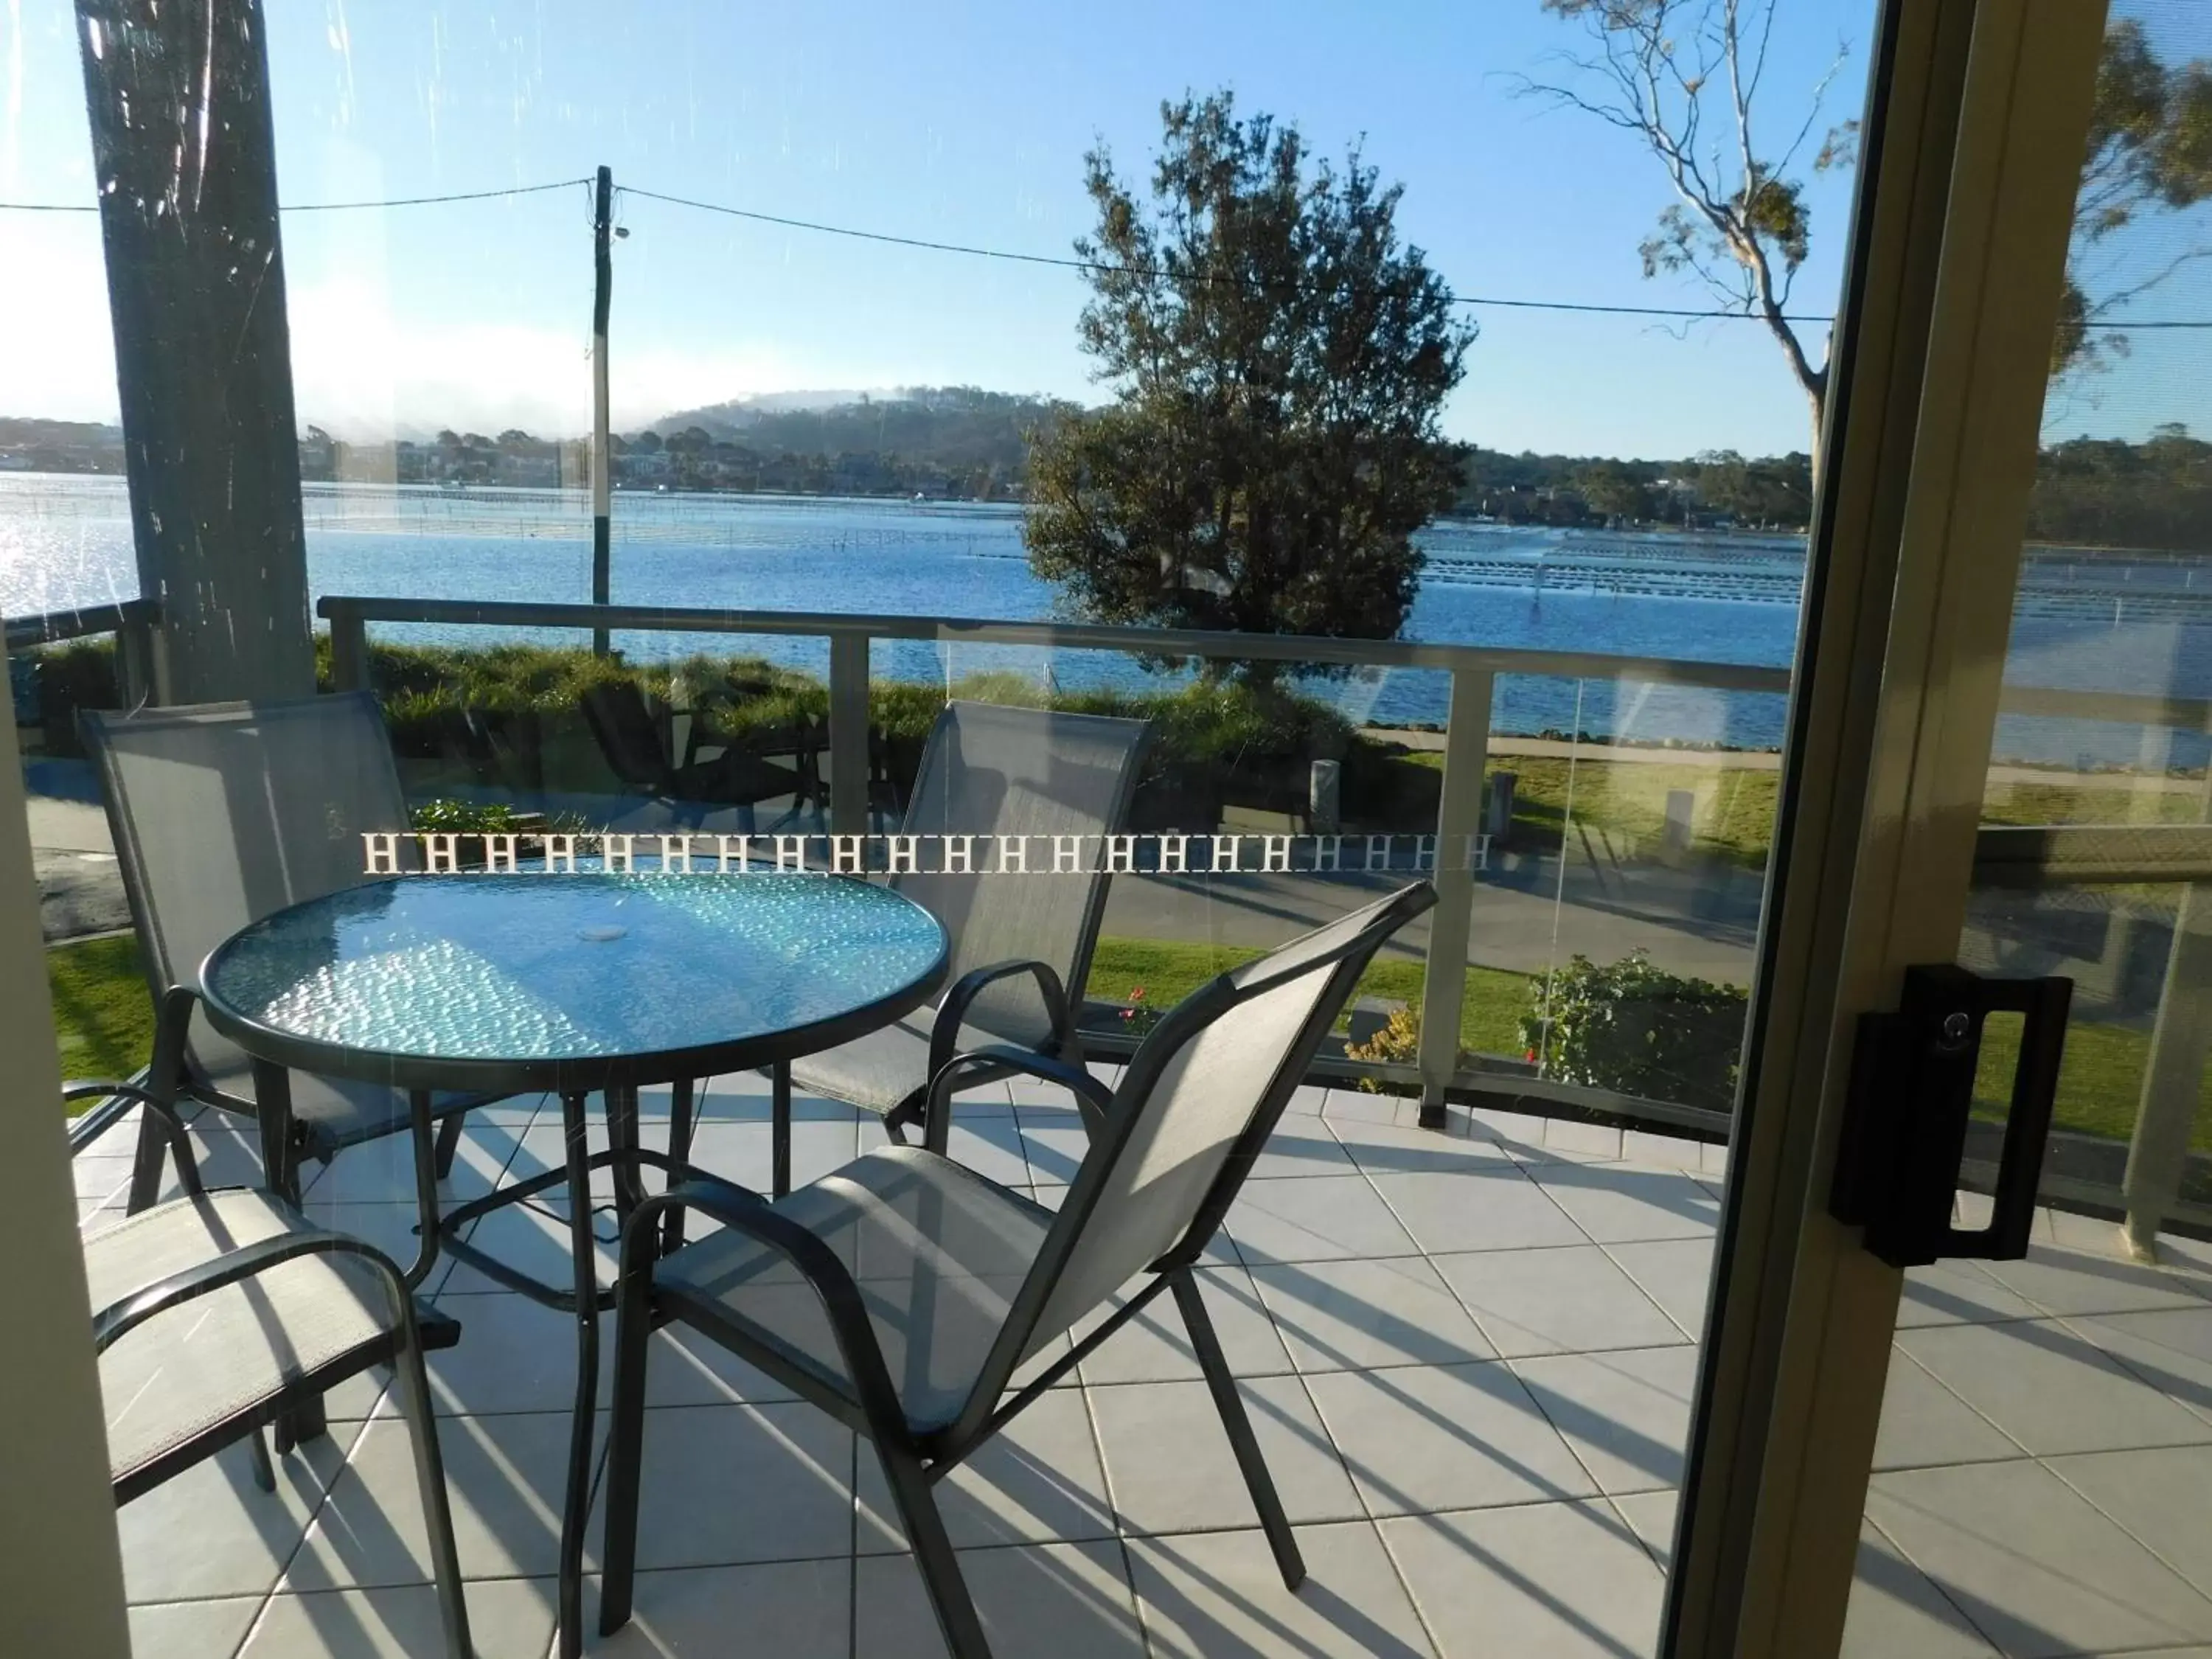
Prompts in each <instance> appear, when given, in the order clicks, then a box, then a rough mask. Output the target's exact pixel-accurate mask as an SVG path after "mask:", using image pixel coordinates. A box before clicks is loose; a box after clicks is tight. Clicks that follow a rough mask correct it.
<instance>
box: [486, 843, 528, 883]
mask: <svg viewBox="0 0 2212 1659" xmlns="http://www.w3.org/2000/svg"><path fill="white" fill-rule="evenodd" d="M483 849H484V870H485V872H486V873H488V874H490V875H495V876H511V875H513V873H514V872H515V871H516V869H517V868H519V867H520V866H518V865H517V863H516V861H515V856H514V837H513V836H484V837H483Z"/></svg>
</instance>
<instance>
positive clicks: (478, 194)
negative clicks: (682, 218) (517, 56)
mask: <svg viewBox="0 0 2212 1659" xmlns="http://www.w3.org/2000/svg"><path fill="white" fill-rule="evenodd" d="M591 182H592V181H591V180H590V179H555V180H554V181H553V182H552V183H550V184H546V185H511V186H509V187H508V188H507V189H505V190H463V191H453V193H452V194H450V195H446V196H393V197H386V198H384V199H383V200H380V201H362V202H280V203H278V204H277V210H278V211H279V212H283V213H344V212H349V211H352V210H356V209H359V208H401V207H435V206H436V205H437V204H440V203H442V202H489V201H491V200H494V199H495V198H496V197H503V196H537V195H539V194H542V193H543V192H544V191H549V190H568V189H569V188H571V187H572V186H574V185H588V184H590V183H591ZM99 211H100V207H99V204H97V203H91V202H0V213H97V212H99Z"/></svg>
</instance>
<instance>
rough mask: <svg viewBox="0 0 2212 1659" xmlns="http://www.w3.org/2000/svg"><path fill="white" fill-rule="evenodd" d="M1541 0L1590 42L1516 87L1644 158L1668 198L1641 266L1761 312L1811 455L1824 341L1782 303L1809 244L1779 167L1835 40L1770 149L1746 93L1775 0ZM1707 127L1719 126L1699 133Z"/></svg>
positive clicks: (1799, 143) (1733, 307) (1817, 92)
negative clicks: (1802, 415) (1620, 134)
mask: <svg viewBox="0 0 2212 1659" xmlns="http://www.w3.org/2000/svg"><path fill="white" fill-rule="evenodd" d="M1542 3H1543V8H1544V9H1545V10H1546V11H1547V12H1551V13H1553V15H1557V16H1559V17H1561V18H1565V19H1567V20H1569V21H1575V22H1579V23H1581V24H1582V25H1583V27H1584V28H1585V29H1587V31H1588V32H1589V39H1590V42H1591V46H1592V50H1591V51H1589V52H1585V53H1583V54H1581V55H1579V56H1577V55H1574V54H1568V55H1566V58H1565V61H1566V64H1567V65H1568V67H1569V68H1570V69H1571V70H1573V71H1574V77H1573V78H1574V80H1575V81H1576V82H1577V83H1578V84H1577V85H1564V84H1552V83H1547V82H1536V81H1531V80H1526V79H1524V80H1523V81H1522V83H1521V88H1520V89H1521V91H1522V93H1523V94H1528V95H1530V96H1534V97H1540V98H1544V99H1548V100H1551V101H1553V102H1554V103H1557V104H1560V105H1564V106H1568V107H1571V108H1573V109H1578V110H1581V111H1583V112H1584V113H1586V114H1589V115H1594V116H1595V117H1596V118H1598V119H1600V120H1601V121H1604V122H1606V123H1607V125H1612V126H1615V127H1619V128H1620V129H1621V130H1622V131H1625V132H1627V133H1630V134H1632V135H1633V136H1634V137H1636V138H1638V140H1640V141H1641V142H1642V143H1643V144H1644V148H1645V149H1649V150H1650V152H1651V154H1652V155H1653V156H1654V157H1656V159H1657V161H1659V164H1660V166H1661V167H1662V169H1663V170H1664V172H1665V173H1666V175H1667V183H1668V187H1669V188H1670V189H1671V190H1672V191H1674V197H1675V200H1674V202H1672V203H1670V204H1668V206H1667V207H1666V208H1665V209H1664V210H1662V212H1661V213H1660V215H1659V224H1658V228H1657V229H1656V230H1655V231H1654V232H1653V233H1652V234H1650V236H1648V237H1646V238H1645V239H1644V241H1643V243H1642V244H1641V245H1640V246H1638V249H1637V252H1638V253H1639V254H1640V255H1641V256H1642V257H1643V260H1644V275H1645V276H1647V277H1648V276H1658V275H1659V274H1660V273H1661V272H1662V271H1667V272H1677V271H1688V272H1690V273H1691V274H1692V275H1693V276H1697V277H1698V278H1699V280H1701V281H1702V282H1703V283H1705V286H1706V288H1707V289H1710V290H1711V293H1712V295H1713V296H1714V298H1715V299H1716V301H1717V302H1718V303H1719V305H1720V306H1721V307H1722V308H1723V310H1726V311H1732V312H1736V313H1741V314H1742V315H1744V316H1747V317H1753V318H1756V319H1758V320H1759V322H1760V323H1762V324H1764V325H1765V328H1766V331H1767V332H1768V333H1769V334H1771V335H1772V336H1773V337H1774V341H1775V343H1776V344H1777V345H1778V346H1779V347H1780V348H1781V349H1782V356H1783V359H1784V362H1786V363H1787V364H1788V366H1789V368H1790V376H1791V378H1793V379H1794V380H1796V382H1797V386H1798V389H1799V390H1800V391H1802V392H1803V393H1804V394H1805V401H1806V404H1807V406H1808V410H1809V411H1810V417H1811V422H1812V433H1813V453H1814V455H1815V456H1816V457H1817V456H1818V455H1819V453H1820V425H1821V421H1822V418H1823V411H1824V410H1825V407H1826V399H1827V393H1828V363H1827V356H1828V351H1827V346H1826V343H1822V344H1820V346H1819V347H1817V348H1816V349H1808V347H1807V346H1806V344H1805V343H1804V341H1802V340H1801V339H1800V338H1799V337H1798V336H1797V331H1796V325H1794V324H1793V323H1792V322H1791V321H1790V317H1789V314H1788V312H1789V305H1790V289H1791V288H1792V287H1793V286H1794V284H1795V283H1796V278H1797V272H1798V270H1799V269H1800V268H1801V267H1802V265H1803V264H1804V263H1805V256H1806V254H1807V253H1808V252H1809V251H1810V248H1811V244H1812V222H1811V215H1810V213H1809V212H1808V210H1807V208H1806V205H1805V191H1804V185H1803V183H1802V181H1801V180H1800V179H1797V178H1796V177H1793V176H1792V175H1793V173H1794V171H1795V169H1796V167H1797V165H1798V163H1799V161H1800V158H1801V157H1802V155H1803V153H1804V149H1805V147H1806V145H1807V143H1809V142H1810V140H1811V137H1812V134H1813V129H1814V126H1815V125H1817V124H1818V122H1819V120H1820V111H1821V106H1822V104H1823V103H1824V101H1825V100H1826V94H1827V89H1828V87H1829V84H1830V82H1832V81H1833V80H1834V79H1835V77H1836V74H1837V72H1838V70H1841V69H1842V68H1843V65H1844V58H1845V57H1846V56H1847V53H1846V52H1845V51H1844V49H1843V48H1841V47H1838V50H1837V52H1836V56H1835V58H1834V60H1833V61H1832V62H1831V63H1830V64H1829V65H1828V69H1827V72H1826V74H1824V75H1823V76H1821V77H1820V80H1819V82H1817V83H1816V84H1815V85H1814V88H1813V89H1812V94H1811V97H1810V100H1809V101H1808V106H1807V109H1806V112H1805V117H1804V119H1803V120H1802V121H1801V122H1799V123H1798V124H1797V125H1796V130H1795V131H1794V132H1792V133H1791V134H1790V136H1789V137H1788V139H1787V141H1786V142H1785V143H1783V144H1782V145H1781V147H1780V148H1779V149H1775V148H1773V147H1772V143H1771V139H1770V137H1769V135H1768V134H1767V133H1766V131H1765V130H1764V129H1763V128H1761V127H1759V125H1758V124H1757V123H1756V122H1755V120H1754V113H1755V111H1754V106H1755V104H1756V101H1757V99H1758V94H1759V83H1760V82H1761V81H1762V80H1763V79H1764V78H1765V70H1766V58H1767V47H1768V45H1769V43H1770V40H1771V37H1772V34H1773V30H1774V21H1775V12H1776V9H1777V5H1778V0H1749V3H1746V0H1542ZM1584 86H1595V88H1597V90H1595V91H1594V92H1586V91H1584V90H1583V87H1584ZM1714 131H1717V132H1718V134H1719V135H1720V136H1719V137H1717V138H1715V139H1713V140H1712V142H1711V143H1708V141H1707V140H1708V134H1709V133H1711V132H1714ZM1856 132H1857V123H1856V122H1847V123H1844V125H1841V126H1838V127H1835V128H1833V129H1832V130H1831V131H1829V133H1828V135H1827V137H1826V140H1825V141H1824V142H1823V143H1821V145H1820V149H1819V150H1818V151H1817V152H1816V153H1815V154H1814V156H1813V158H1812V161H1811V166H1812V167H1813V168H1814V170H1815V171H1821V170H1825V169H1826V168H1828V167H1834V166H1838V165H1841V164H1844V163H1847V162H1848V161H1850V159H1851V154H1852V149H1853V142H1852V141H1853V137H1854V136H1855V134H1856ZM1816 357H1817V361H1816Z"/></svg>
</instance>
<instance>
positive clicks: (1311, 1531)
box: [1129, 1521, 1431, 1659]
mask: <svg viewBox="0 0 2212 1659" xmlns="http://www.w3.org/2000/svg"><path fill="white" fill-rule="evenodd" d="M1297 1547H1298V1554H1299V1556H1300V1558H1301V1559H1303V1560H1304V1563H1305V1569H1306V1577H1305V1582H1304V1583H1303V1584H1301V1585H1300V1586H1299V1587H1298V1588H1297V1590H1296V1591H1291V1590H1287V1589H1284V1588H1283V1576H1282V1571H1281V1570H1280V1569H1279V1567H1277V1566H1276V1565H1275V1558H1274V1554H1273V1552H1272V1551H1271V1550H1270V1549H1269V1548H1268V1547H1267V1534H1265V1533H1262V1532H1261V1531H1259V1530H1258V1529H1257V1528H1254V1529H1252V1530H1250V1531H1242V1532H1207V1533H1187V1534H1182V1535H1181V1536H1177V1537H1172V1538H1135V1539H1132V1540H1130V1541H1129V1571H1130V1579H1131V1583H1132V1584H1133V1587H1134V1589H1135V1590H1136V1593H1137V1608H1138V1612H1139V1614H1140V1615H1141V1616H1142V1618H1143V1620H1144V1622H1145V1634H1146V1637H1147V1638H1148V1639H1149V1641H1150V1643H1151V1651H1152V1655H1153V1656H1154V1659H1277V1656H1279V1655H1285V1654H1292V1655H1297V1656H1300V1659H1369V1656H1373V1659H1427V1656H1428V1655H1429V1654H1430V1653H1431V1648H1430V1646H1429V1641H1428V1637H1427V1634H1426V1633H1425V1632H1424V1631H1423V1630H1422V1629H1421V1622H1420V1620H1419V1617H1418V1616H1417V1615H1416V1614H1415V1613H1414V1612H1413V1603H1412V1602H1411V1601H1409V1600H1408V1599H1407V1595H1406V1590H1405V1587H1404V1586H1403V1585H1402V1584H1401V1583H1399V1582H1398V1574H1397V1570H1396V1569H1395V1567H1393V1566H1392V1565H1390V1558H1389V1555H1388V1553H1385V1552H1384V1550H1383V1541H1382V1539H1381V1537H1380V1536H1379V1535H1378V1534H1376V1530H1375V1528H1374V1527H1373V1525H1372V1524H1371V1523H1370V1522H1364V1521H1356V1522H1346V1523H1342V1524H1339V1525H1334V1526H1313V1527H1300V1528H1297Z"/></svg>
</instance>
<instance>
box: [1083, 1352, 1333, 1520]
mask: <svg viewBox="0 0 2212 1659" xmlns="http://www.w3.org/2000/svg"><path fill="white" fill-rule="evenodd" d="M1237 1391H1238V1393H1239V1394H1240V1395H1242V1396H1243V1401H1244V1409H1245V1411H1246V1413H1247V1414H1248V1415H1249V1417H1250V1418H1251V1419H1252V1431H1253V1433H1254V1435H1255V1437H1257V1439H1258V1441H1259V1443H1260V1451H1261V1456H1262V1457H1263V1458H1264V1459H1265V1460H1266V1462H1267V1471H1268V1473H1269V1474H1271V1475H1272V1476H1273V1479H1274V1483H1275V1490H1276V1491H1277V1492H1279V1494H1280V1495H1281V1497H1282V1500H1283V1507H1284V1509H1285V1511H1286V1512H1287V1513H1288V1514H1289V1516H1290V1517H1291V1520H1292V1521H1293V1522H1307V1521H1343V1520H1354V1519H1357V1518H1358V1517H1359V1516H1360V1515H1361V1513H1362V1511H1361V1510H1360V1506H1359V1499H1358V1495H1357V1494H1356V1493H1354V1492H1353V1491H1352V1482H1351V1480H1349V1479H1348V1478H1346V1474H1345V1472H1344V1463H1343V1461H1342V1460H1341V1459H1340V1457H1339V1456H1338V1455H1337V1454H1336V1450H1335V1449H1334V1447H1333V1446H1331V1445H1330V1444H1329V1442H1328V1436H1327V1435H1326V1434H1325V1433H1324V1432H1323V1431H1322V1425H1321V1419H1319V1418H1317V1417H1316V1416H1315V1415H1314V1410H1313V1405H1312V1402H1311V1401H1309V1400H1308V1399H1307V1397H1306V1392H1305V1389H1304V1387H1303V1385H1302V1384H1301V1383H1299V1381H1298V1379H1297V1377H1294V1376H1263V1377H1254V1378H1250V1379H1249V1380H1247V1381H1244V1382H1242V1383H1239V1384H1238V1385H1237ZM1084 1392H1085V1394H1086V1395H1088V1396H1089V1397H1090V1401H1091V1417H1092V1420H1093V1421H1094V1422H1095V1423H1096V1424H1097V1431H1098V1443H1099V1446H1100V1448H1101V1449H1102V1450H1103V1452H1104V1453H1105V1459H1106V1484H1107V1490H1108V1492H1109V1493H1110V1494H1111V1496H1112V1498H1113V1503H1114V1509H1115V1514H1116V1515H1117V1516H1119V1517H1120V1520H1121V1524H1122V1526H1123V1527H1124V1528H1126V1529H1127V1530H1129V1531H1133V1532H1143V1533H1168V1532H1191V1531H1196V1530H1200V1529H1207V1528H1237V1527H1249V1526H1251V1525H1253V1524H1254V1522H1255V1520H1256V1518H1257V1517H1256V1516H1255V1513H1254V1510H1253V1508H1252V1498H1251V1494H1250V1492H1249V1491H1248V1490H1247V1489H1246V1487H1245V1485H1244V1477H1243V1474H1241V1473H1240V1472H1239V1470H1238V1469H1237V1458H1236V1455H1235V1454H1234V1453H1233V1452H1232V1451H1231V1449H1230V1446H1229V1437H1228V1434H1227V1432H1226V1431H1225V1430H1224V1429H1223V1427H1222V1425H1221V1419H1220V1416H1219V1415H1218V1413H1216V1412H1215V1410H1214V1407H1213V1401H1212V1396H1211V1395H1208V1394H1207V1392H1206V1385H1205V1384H1204V1383H1128V1384H1125V1385H1122V1386H1121V1387H1117V1388H1110V1389H1085V1391H1084Z"/></svg>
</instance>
